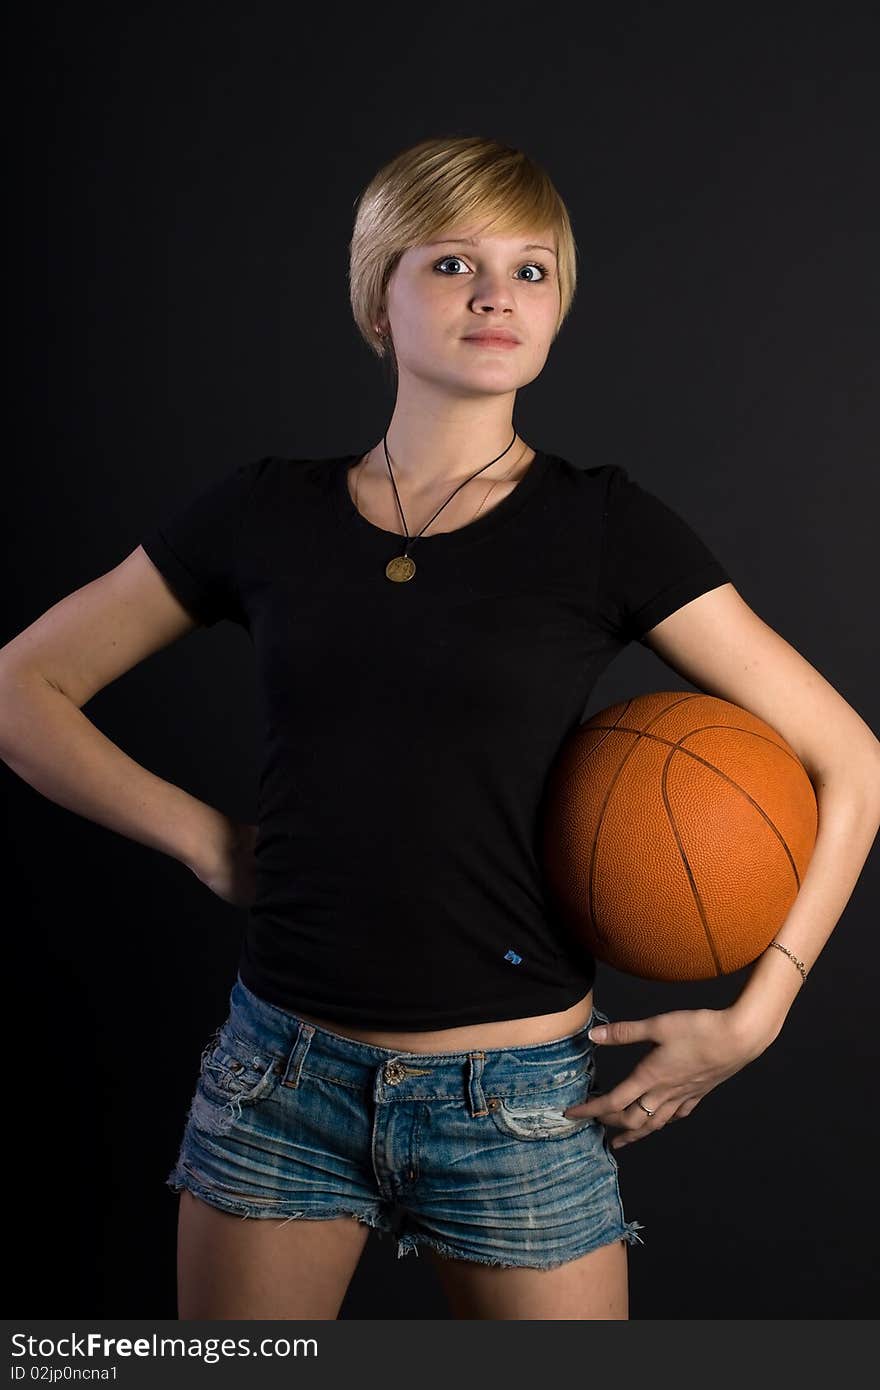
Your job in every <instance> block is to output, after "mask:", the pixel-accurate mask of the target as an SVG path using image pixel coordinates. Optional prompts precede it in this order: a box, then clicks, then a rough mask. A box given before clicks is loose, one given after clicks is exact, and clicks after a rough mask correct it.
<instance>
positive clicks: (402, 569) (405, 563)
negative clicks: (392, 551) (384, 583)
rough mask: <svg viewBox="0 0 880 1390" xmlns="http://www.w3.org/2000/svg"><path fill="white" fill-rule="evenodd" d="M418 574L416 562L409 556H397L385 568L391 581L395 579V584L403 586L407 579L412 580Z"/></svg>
mask: <svg viewBox="0 0 880 1390" xmlns="http://www.w3.org/2000/svg"><path fill="white" fill-rule="evenodd" d="M415 572H416V566H415V561H414V560H411V559H410V557H409V556H408V555H395V557H394V559H393V560H389V561H388V564H387V565H386V566H385V573H386V575H387V576H388V578H389V579H393V580H394V582H395V584H402V583H403V582H404V581H405V580H407V579H412V577H413V575H414V574H415Z"/></svg>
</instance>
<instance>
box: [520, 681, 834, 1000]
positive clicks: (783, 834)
mask: <svg viewBox="0 0 880 1390" xmlns="http://www.w3.org/2000/svg"><path fill="white" fill-rule="evenodd" d="M541 819H542V826H541V829H540V834H539V840H540V844H541V853H542V866H543V870H544V874H545V879H546V884H547V888H548V890H549V892H550V895H551V899H552V900H553V901H554V902H555V904H556V906H557V908H558V910H559V912H560V914H561V916H562V918H563V922H564V925H565V928H566V929H567V930H570V931H572V932H574V933H575V935H576V936H577V938H578V939H579V941H580V943H582V944H583V945H584V946H586V948H587V949H588V950H589V951H590V952H591V953H592V954H593V955H594V956H595V957H596V958H597V959H598V960H602V961H604V962H606V963H607V964H608V965H612V966H613V967H614V968H615V969H616V970H621V971H624V972H625V973H627V974H629V975H637V976H639V977H641V978H642V979H647V980H707V979H710V978H712V977H715V976H719V975H729V974H731V973H732V972H733V971H735V970H740V969H741V968H742V967H743V966H745V965H748V964H749V963H750V962H751V961H753V960H755V959H756V957H757V956H759V955H760V954H761V952H762V951H764V950H765V949H766V948H767V946H768V945H769V944H770V941H771V940H772V939H773V937H774V936H775V934H776V932H777V931H778V930H779V928H780V926H781V925H782V923H783V921H784V920H785V917H786V915H787V913H788V911H789V909H790V908H791V905H792V903H793V902H794V900H795V898H796V896H797V893H798V890H799V888H800V884H801V881H802V879H803V875H804V872H805V870H806V868H807V865H808V864H809V862H810V857H811V855H812V853H813V848H814V845H815V842H816V834H817V830H818V807H817V804H816V796H815V792H814V790H813V785H812V783H811V781H810V779H809V777H808V775H807V772H806V770H805V768H804V766H803V764H802V763H801V761H800V759H799V758H798V757H797V754H796V753H795V752H794V750H793V749H792V748H791V747H790V746H789V744H788V743H786V741H785V739H784V738H782V737H781V735H780V734H778V733H777V732H776V730H775V729H772V728H771V727H770V726H769V725H768V724H765V723H764V722H763V720H761V719H758V718H757V717H756V716H755V715H754V714H750V713H749V711H748V710H745V709H742V708H741V707H740V706H739V705H734V704H730V703H729V702H728V701H726V700H719V699H716V698H714V697H713V696H710V695H705V694H702V693H697V694H693V693H691V692H689V691H686V690H662V691H654V692H652V693H651V694H648V695H640V696H637V697H636V698H635V699H632V700H626V701H624V702H622V703H620V704H615V705H609V706H608V708H607V709H603V710H601V711H600V712H599V713H598V714H596V715H594V716H593V717H592V718H591V719H589V720H587V721H586V722H585V723H583V724H581V725H579V726H578V728H577V729H576V730H574V732H573V733H571V734H570V735H569V736H568V738H567V739H566V740H565V742H564V743H563V745H562V748H561V750H560V752H559V754H558V756H557V758H556V759H555V761H554V763H553V765H552V767H551V770H550V774H549V776H548V779H547V783H546V786H545V794H544V798H543V804H542V817H541Z"/></svg>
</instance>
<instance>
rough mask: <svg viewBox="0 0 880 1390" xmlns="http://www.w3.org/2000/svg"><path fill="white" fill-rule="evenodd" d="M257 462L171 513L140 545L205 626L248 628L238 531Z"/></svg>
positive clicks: (227, 475) (200, 491)
mask: <svg viewBox="0 0 880 1390" xmlns="http://www.w3.org/2000/svg"><path fill="white" fill-rule="evenodd" d="M258 466H259V465H258V463H253V462H252V463H244V464H240V465H239V466H238V467H237V468H234V469H232V470H231V471H229V472H228V473H225V474H223V475H221V476H220V477H219V478H217V479H215V480H214V481H213V482H211V483H209V484H208V485H207V486H203V487H201V488H199V489H198V491H196V492H194V493H192V492H191V493H190V495H189V497H188V498H187V499H186V500H185V501H184V502H183V504H182V505H180V506H179V507H177V508H175V509H174V510H172V511H170V512H169V513H167V514H166V515H165V516H164V517H163V518H161V519H160V520H159V521H158V522H157V523H156V524H154V525H153V526H152V527H151V528H150V529H149V530H147V531H146V532H145V533H144V535H142V536H141V538H140V544H141V546H142V547H143V549H144V550H145V551H146V553H147V555H148V556H149V557H150V559H151V560H152V562H153V564H154V565H155V566H156V568H157V569H158V571H159V573H160V574H161V575H162V576H163V577H164V578H165V579H166V580H167V582H168V584H169V585H170V587H171V588H172V589H173V590H174V592H175V594H176V595H177V597H178V598H179V599H180V601H181V603H182V604H183V605H184V607H185V608H187V609H188V610H189V612H190V613H191V614H192V616H193V617H194V618H195V619H196V620H197V621H198V622H199V623H200V624H202V625H203V626H204V627H213V625H214V624H215V623H217V622H219V621H220V619H221V618H229V619H230V621H232V622H237V623H240V624H241V625H242V626H246V625H247V617H246V615H245V614H244V612H243V611H242V607H241V598H240V595H239V589H238V575H237V569H236V550H237V541H238V533H239V527H240V525H241V520H242V516H243V513H244V510H245V506H246V503H247V500H248V498H249V496H250V492H251V488H252V486H253V483H254V480H255V476H256V470H257V468H258Z"/></svg>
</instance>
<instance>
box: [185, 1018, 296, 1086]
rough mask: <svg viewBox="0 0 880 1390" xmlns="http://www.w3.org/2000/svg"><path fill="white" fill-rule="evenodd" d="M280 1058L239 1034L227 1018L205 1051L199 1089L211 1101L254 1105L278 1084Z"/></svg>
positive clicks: (203, 1052) (200, 1071)
mask: <svg viewBox="0 0 880 1390" xmlns="http://www.w3.org/2000/svg"><path fill="white" fill-rule="evenodd" d="M280 1062H281V1059H280V1058H279V1057H278V1056H277V1055H276V1054H275V1053H274V1052H272V1051H271V1050H269V1049H266V1048H261V1047H260V1044H259V1043H258V1042H255V1041H254V1040H253V1039H248V1038H243V1037H240V1036H239V1034H238V1033H236V1032H234V1031H233V1029H232V1028H231V1026H230V1024H229V1022H228V1021H227V1022H226V1023H224V1024H223V1026H222V1027H221V1028H219V1029H217V1031H216V1032H214V1033H213V1034H212V1035H211V1037H210V1039H209V1040H208V1043H207V1045H206V1046H205V1048H204V1049H203V1051H202V1061H201V1067H200V1070H199V1081H198V1093H199V1095H200V1096H201V1097H202V1099H203V1100H204V1101H207V1102H208V1104H209V1105H215V1106H219V1107H223V1106H226V1105H228V1104H229V1103H230V1102H233V1103H234V1105H235V1106H236V1107H237V1106H239V1105H255V1104H257V1103H258V1102H259V1101H262V1100H265V1099H266V1098H267V1097H268V1096H269V1095H271V1093H272V1091H273V1090H274V1089H275V1087H276V1086H277V1084H278V1081H279V1078H280V1076H281V1071H282V1068H281V1065H280Z"/></svg>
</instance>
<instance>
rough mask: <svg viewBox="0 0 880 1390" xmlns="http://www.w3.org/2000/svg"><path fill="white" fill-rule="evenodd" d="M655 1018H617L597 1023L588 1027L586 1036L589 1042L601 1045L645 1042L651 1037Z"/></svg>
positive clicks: (653, 1035) (652, 1036) (653, 1033)
mask: <svg viewBox="0 0 880 1390" xmlns="http://www.w3.org/2000/svg"><path fill="white" fill-rule="evenodd" d="M656 1021H657V1020H656V1018H618V1019H615V1021H614V1022H613V1023H597V1024H595V1026H594V1027H592V1028H591V1029H590V1031H589V1032H588V1034H587V1037H588V1038H589V1039H590V1041H591V1042H597V1043H601V1044H602V1046H603V1047H608V1046H609V1045H611V1046H614V1044H616V1043H634V1042H645V1041H646V1040H648V1039H653V1038H654V1037H655V1036H656V1034H655V1032H654V1024H655V1023H656Z"/></svg>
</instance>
